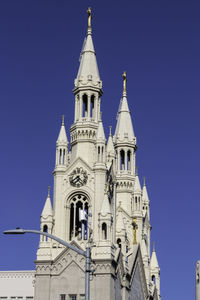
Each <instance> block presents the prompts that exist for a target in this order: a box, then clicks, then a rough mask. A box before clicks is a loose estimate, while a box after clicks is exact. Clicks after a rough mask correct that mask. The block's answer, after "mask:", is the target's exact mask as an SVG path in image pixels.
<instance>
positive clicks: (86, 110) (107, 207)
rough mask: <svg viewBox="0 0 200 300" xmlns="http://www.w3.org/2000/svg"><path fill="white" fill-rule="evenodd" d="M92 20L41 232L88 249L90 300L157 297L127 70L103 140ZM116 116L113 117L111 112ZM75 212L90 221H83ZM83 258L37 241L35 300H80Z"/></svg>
mask: <svg viewBox="0 0 200 300" xmlns="http://www.w3.org/2000/svg"><path fill="white" fill-rule="evenodd" d="M90 22H91V19H90V15H89V25H88V31H87V36H86V39H85V42H84V46H83V50H82V53H81V58H80V67H79V70H78V74H77V77H76V79H75V87H74V90H73V93H74V97H75V103H74V106H75V110H74V123H73V124H72V125H71V128H70V135H71V140H70V145H69V142H68V139H67V134H66V130H65V124H64V120H63V122H62V125H61V129H60V133H59V136H58V139H57V142H56V163H55V169H54V172H53V175H54V191H53V205H52V204H51V200H50V193H48V196H47V199H46V202H45V205H44V209H43V211H42V215H41V230H42V231H46V232H49V233H51V234H53V235H55V236H57V237H59V238H61V239H63V240H65V241H67V242H69V243H72V244H74V245H76V246H77V247H79V248H81V249H83V250H84V249H85V247H86V245H87V244H88V243H90V245H91V246H92V261H93V266H92V267H93V269H94V272H93V273H92V274H91V282H90V283H91V299H93V300H102V299H104V300H111V299H112V300H113V299H116V300H128V299H134V300H144V299H147V298H148V297H149V299H155V300H156V299H160V269H159V266H158V261H157V257H156V252H155V249H154V251H153V254H152V258H151V253H150V252H151V251H150V230H151V226H150V201H149V197H148V193H147V187H146V184H145V182H144V184H143V187H142V188H141V185H140V180H139V177H138V174H137V171H136V167H135V165H136V150H137V145H136V137H135V134H134V129H133V124H132V119H131V115H130V111H129V107H128V99H127V87H126V82H127V80H126V74H125V73H124V74H123V90H122V99H121V102H120V107H119V111H118V116H117V124H116V129H115V134H114V136H112V134H111V130H110V135H109V137H108V141H107V142H106V138H105V134H104V128H103V123H102V120H101V96H102V94H103V91H102V81H101V79H100V75H99V71H98V66H97V61H96V53H95V50H94V45H93V41H92V29H91V24H90ZM113 117H114V116H113ZM80 213H82V215H84V214H86V215H87V216H88V218H87V219H86V220H85V221H83V222H81V221H80V218H79V216H80ZM84 269H85V259H84V257H81V256H80V255H78V254H76V253H74V252H73V251H72V250H70V249H65V248H63V246H61V245H59V244H57V243H56V242H54V241H52V240H49V239H44V237H43V236H42V237H41V239H40V243H39V247H38V251H37V261H36V285H35V300H68V299H75V300H79V299H84V293H85V291H84V276H85V274H84Z"/></svg>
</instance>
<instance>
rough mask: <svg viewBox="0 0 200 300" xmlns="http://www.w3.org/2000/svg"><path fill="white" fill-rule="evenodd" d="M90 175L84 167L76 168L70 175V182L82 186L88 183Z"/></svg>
mask: <svg viewBox="0 0 200 300" xmlns="http://www.w3.org/2000/svg"><path fill="white" fill-rule="evenodd" d="M87 180H88V175H87V172H86V171H85V170H83V168H81V167H80V168H76V169H74V170H73V171H72V173H71V174H70V175H69V182H70V184H71V185H72V186H75V187H81V186H83V185H85V184H86V183H87Z"/></svg>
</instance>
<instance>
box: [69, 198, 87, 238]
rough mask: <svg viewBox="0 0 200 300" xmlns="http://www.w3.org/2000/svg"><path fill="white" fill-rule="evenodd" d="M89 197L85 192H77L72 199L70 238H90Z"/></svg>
mask: <svg viewBox="0 0 200 300" xmlns="http://www.w3.org/2000/svg"><path fill="white" fill-rule="evenodd" d="M87 215H88V199H87V197H86V196H85V195H83V194H77V195H75V196H73V197H72V198H71V200H70V232H69V239H70V240H72V239H73V238H75V237H76V238H78V239H79V240H87V239H88V219H87Z"/></svg>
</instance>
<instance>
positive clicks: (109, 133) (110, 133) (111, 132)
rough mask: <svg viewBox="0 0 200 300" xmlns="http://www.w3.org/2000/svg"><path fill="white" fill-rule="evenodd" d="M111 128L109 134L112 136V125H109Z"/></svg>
mask: <svg viewBox="0 0 200 300" xmlns="http://www.w3.org/2000/svg"><path fill="white" fill-rule="evenodd" d="M109 130H110V132H109V136H112V126H109Z"/></svg>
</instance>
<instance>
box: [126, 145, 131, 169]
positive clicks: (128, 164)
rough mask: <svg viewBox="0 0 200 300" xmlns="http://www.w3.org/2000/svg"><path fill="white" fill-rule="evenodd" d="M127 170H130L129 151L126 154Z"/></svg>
mask: <svg viewBox="0 0 200 300" xmlns="http://www.w3.org/2000/svg"><path fill="white" fill-rule="evenodd" d="M127 170H128V171H130V170H131V151H130V150H129V151H128V152H127Z"/></svg>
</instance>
